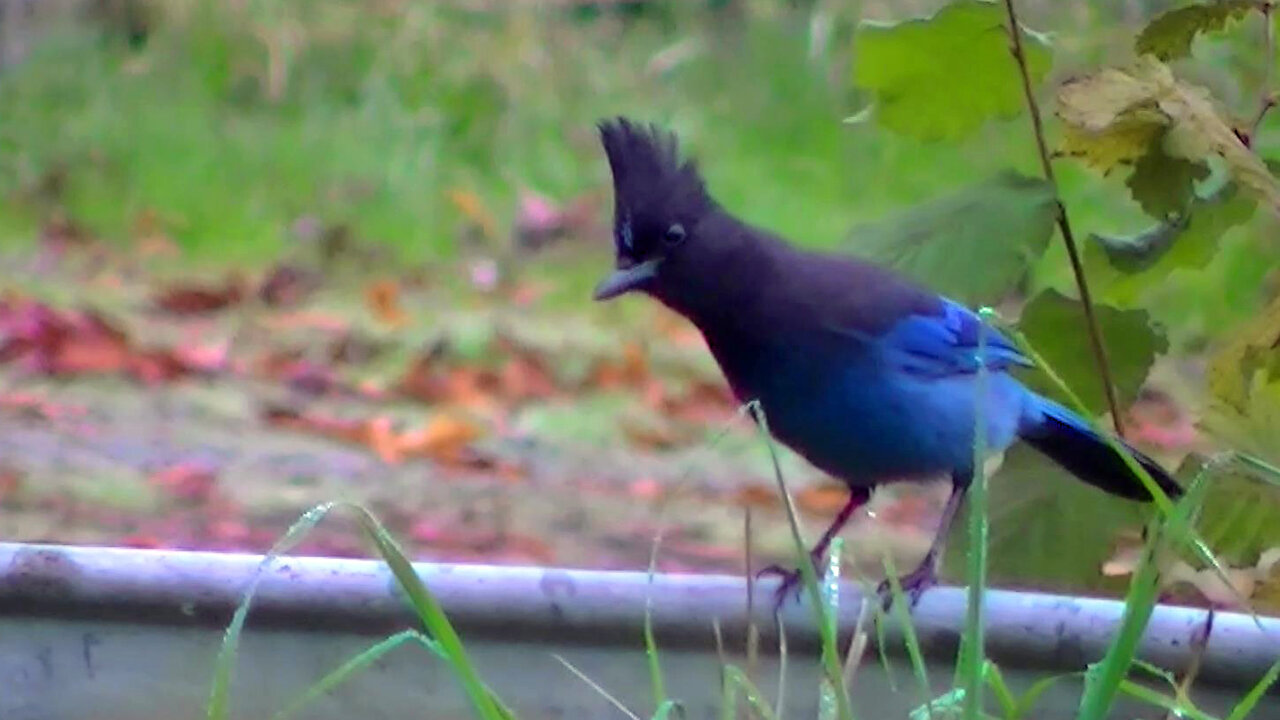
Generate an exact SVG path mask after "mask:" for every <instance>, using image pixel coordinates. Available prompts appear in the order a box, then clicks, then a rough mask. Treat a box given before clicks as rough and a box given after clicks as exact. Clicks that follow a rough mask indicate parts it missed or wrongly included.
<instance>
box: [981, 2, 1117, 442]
mask: <svg viewBox="0 0 1280 720" xmlns="http://www.w3.org/2000/svg"><path fill="white" fill-rule="evenodd" d="M1004 9H1005V13H1006V15H1007V16H1008V18H1009V37H1010V38H1011V40H1012V46H1011V48H1010V49H1011V51H1012V52H1013V59H1014V60H1015V61H1016V62H1017V64H1018V72H1019V73H1020V74H1021V75H1022V93H1023V95H1024V96H1025V97H1026V99H1027V110H1028V112H1029V113H1030V115H1031V128H1032V130H1033V131H1034V132H1035V137H1036V149H1037V150H1039V152H1040V165H1041V167H1042V168H1043V169H1044V177H1045V179H1046V180H1048V181H1049V185H1050V187H1052V188H1053V198H1054V204H1055V205H1056V206H1057V213H1056V214H1057V220H1058V229H1059V230H1061V231H1062V242H1063V243H1064V244H1065V245H1066V248H1067V257H1068V258H1070V259H1071V271H1072V272H1073V273H1074V274H1075V278H1076V287H1077V288H1079V290H1080V303H1081V304H1082V305H1084V319H1085V325H1086V326H1088V328H1089V344H1090V345H1092V346H1093V356H1094V359H1095V360H1096V361H1097V363H1098V374H1099V376H1100V377H1101V378H1102V388H1103V390H1104V391H1105V392H1106V395H1107V408H1108V409H1110V410H1111V422H1112V424H1113V425H1114V426H1115V429H1116V433H1117V434H1119V435H1120V436H1121V437H1124V419H1123V418H1122V417H1121V415H1120V402H1119V401H1118V400H1117V399H1116V387H1115V383H1114V382H1112V379H1111V364H1110V363H1109V362H1108V361H1107V348H1106V346H1105V345H1103V343H1102V332H1101V331H1100V330H1099V329H1098V318H1097V317H1096V316H1095V314H1094V312H1093V298H1092V296H1091V295H1090V293H1089V283H1088V282H1087V281H1086V280H1085V277H1084V265H1083V263H1081V262H1080V251H1079V249H1078V248H1077V246H1076V238H1075V235H1074V234H1073V233H1072V232H1071V223H1070V222H1069V221H1068V220H1067V207H1066V205H1063V204H1062V197H1061V195H1060V194H1059V192H1058V179H1057V178H1056V177H1055V176H1054V174H1053V162H1052V161H1051V160H1050V158H1049V146H1048V143H1047V142H1045V138H1044V122H1043V121H1042V120H1041V119H1040V105H1039V103H1037V102H1036V94H1035V88H1034V87H1033V86H1032V84H1031V73H1030V72H1029V71H1028V70H1027V58H1026V55H1025V54H1024V53H1023V51H1022V30H1021V28H1020V27H1019V25H1018V14H1017V12H1016V11H1015V10H1014V8H1013V0H1004Z"/></svg>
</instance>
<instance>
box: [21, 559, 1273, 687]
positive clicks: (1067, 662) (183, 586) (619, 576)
mask: <svg viewBox="0 0 1280 720" xmlns="http://www.w3.org/2000/svg"><path fill="white" fill-rule="evenodd" d="M261 562H262V558H261V557H260V556H256V555H243V554H223V553H209V552H172V551H152V550H126V549H115V548H94V547H61V546H51V545H21V544H11V543H0V617H5V616H31V617H42V616H43V617H57V618H64V619H65V618H86V619H88V618H102V619H119V620H128V621H131V622H144V623H164V624H178V625H195V626H210V625H212V626H221V625H223V624H225V623H226V622H227V620H228V619H229V617H230V615H231V613H232V611H233V610H234V608H235V607H236V605H237V604H238V603H239V601H240V599H241V595H242V593H243V592H244V590H245V588H246V587H247V586H248V584H249V582H250V581H251V579H252V577H253V575H254V573H255V572H256V571H257V569H258V567H259V565H260V563H261ZM415 567H417V569H418V571H419V572H420V573H421V575H422V577H423V578H424V580H425V581H426V583H427V585H428V587H429V588H431V590H432V591H433V592H434V593H435V594H436V595H437V597H438V598H439V599H440V602H441V603H442V605H443V607H444V608H445V610H446V612H447V613H448V614H449V616H450V618H451V620H452V621H453V622H454V623H455V624H456V625H457V626H458V627H459V628H461V629H463V630H464V631H466V632H467V633H468V634H470V635H473V636H487V637H498V638H505V639H512V640H515V639H519V640H528V641H536V640H538V639H539V638H546V637H554V638H555V639H557V640H560V641H573V642H587V643H613V642H625V643H629V644H633V643H634V642H635V638H636V637H638V632H639V629H640V628H641V627H642V623H643V620H644V611H645V605H646V599H647V598H648V596H649V595H650V594H652V597H653V603H652V618H653V624H654V628H655V631H656V633H657V635H658V637H659V639H660V640H662V641H663V642H664V644H665V645H667V646H673V647H678V646H688V647H701V648H707V647H710V646H711V644H712V642H713V639H712V634H711V621H712V619H713V618H716V619H718V620H719V622H720V624H721V627H722V628H723V629H724V633H725V636H726V637H727V638H733V637H741V636H742V631H743V630H744V629H745V626H746V624H747V621H748V618H747V616H746V601H745V600H746V590H745V584H744V581H743V580H742V579H741V578H737V577H731V576H720V575H657V576H655V577H654V578H653V581H652V585H650V581H649V578H648V576H647V575H646V574H644V573H633V572H600V571H589V570H561V569H544V568H535V567H506V566H486V565H447V564H428V563H420V564H417V565H416V566H415ZM394 588H395V583H394V580H393V578H392V577H391V575H390V572H389V570H387V569H386V567H385V566H384V565H383V564H382V563H380V562H377V561H373V560H350V559H332V558H297V557H286V558H280V559H278V560H276V561H275V562H274V563H273V564H271V565H270V566H269V567H268V568H267V570H266V574H265V576H264V577H263V579H262V582H261V584H260V586H259V588H258V593H257V597H256V600H255V604H254V609H253V612H252V613H251V614H250V617H251V619H252V623H253V624H254V625H256V626H259V627H281V628H284V627H291V628H300V629H306V628H308V627H311V628H325V629H328V630H332V631H337V630H349V631H362V632H385V631H387V630H388V629H392V628H402V627H404V626H405V625H406V623H409V622H411V618H410V616H409V615H408V614H407V611H406V609H405V607H404V605H403V603H402V601H401V600H400V599H399V598H398V596H397V594H396V591H395V589H394ZM773 588H774V585H773V584H772V582H764V581H762V582H761V583H759V584H758V586H757V590H756V591H757V592H758V593H760V596H761V598H766V597H769V596H770V594H771V593H772V590H773ZM857 594H858V591H857V589H856V588H855V587H853V586H847V587H845V588H843V589H842V592H841V597H845V598H850V601H848V602H845V603H843V604H842V607H841V611H840V616H839V620H840V625H841V628H842V629H843V631H844V634H845V635H846V636H847V634H848V632H850V631H851V628H852V624H853V622H854V621H855V617H856V613H857V603H856V602H855V601H854V600H853V598H856V597H857ZM964 604H965V598H964V593H963V591H962V590H961V589H958V588H949V587H939V588H935V589H933V590H931V591H928V592H926V593H925V594H924V596H923V597H922V598H921V599H920V602H919V603H918V605H917V606H916V607H915V609H914V611H913V613H912V616H913V619H914V624H915V628H916V631H917V633H918V634H919V636H920V639H921V642H922V644H923V647H924V651H925V653H926V655H929V656H930V657H932V658H937V659H943V660H949V659H951V658H953V657H954V655H955V651H956V648H957V646H958V643H959V637H960V632H961V627H962V623H963V619H964ZM756 605H757V607H758V612H757V616H756V618H755V621H756V622H757V624H758V626H759V627H760V629H761V631H762V633H763V634H764V636H765V637H766V639H768V638H769V637H771V636H772V633H773V622H772V619H771V617H769V616H768V615H767V614H766V612H767V608H765V607H762V606H766V605H768V603H766V602H757V603H756ZM1122 611H1123V604H1122V603H1119V602H1116V601H1114V600H1107V599H1095V598H1080V597H1069V596H1064V595H1048V594H1039V593H1024V592H1011V591H1001V590H992V591H990V592H988V594H987V617H988V618H989V620H988V631H987V633H988V635H987V637H988V650H989V653H990V654H991V656H992V657H993V658H994V659H995V660H997V662H1001V663H1016V664H1019V665H1022V666H1027V665H1031V666H1038V667H1042V668H1045V669H1051V670H1058V671H1076V670H1081V669H1083V668H1084V667H1085V666H1086V665H1087V664H1088V663H1090V662H1093V661H1096V660H1097V659H1099V658H1100V657H1101V655H1102V653H1103V651H1104V650H1105V647H1106V644H1107V642H1108V640H1109V639H1110V635H1111V632H1112V630H1113V628H1114V627H1115V626H1116V624H1117V623H1118V621H1119V618H1120V616H1121V613H1122ZM783 617H784V620H785V621H786V627H787V629H788V639H789V640H790V645H791V646H792V647H793V648H796V647H799V648H805V647H809V648H811V647H812V646H813V645H814V643H815V641H816V633H815V632H814V626H813V623H812V620H811V616H810V614H809V612H808V609H807V608H805V607H803V606H801V605H799V604H797V603H791V604H789V605H788V607H787V608H786V609H785V610H784V616H783ZM1204 619H1205V612H1204V611H1203V610H1198V609H1193V608H1182V607H1170V606H1160V607H1158V608H1156V610H1155V612H1154V614H1153V615H1152V618H1151V623H1150V626H1149V629H1148V631H1147V634H1146V637H1145V638H1144V641H1143V645H1142V656H1143V657H1144V658H1145V659H1147V660H1148V661H1150V662H1153V663H1155V664H1157V665H1160V666H1161V667H1166V668H1171V669H1178V668H1181V667H1183V666H1185V665H1186V663H1187V662H1189V660H1190V650H1189V644H1190V640H1191V638H1192V636H1193V635H1194V633H1195V632H1196V631H1197V629H1198V628H1200V627H1201V626H1202V625H1203V623H1204ZM889 637H890V639H891V642H892V645H893V646H895V647H896V646H898V645H899V644H900V643H899V642H898V635H897V630H896V628H893V629H891V630H890V633H889ZM1278 657H1280V620H1277V619H1274V618H1261V619H1260V620H1258V621H1257V622H1256V623H1255V621H1254V620H1253V619H1251V618H1250V617H1248V616H1245V615H1242V614H1238V613H1219V614H1218V615H1217V617H1216V619H1215V622H1214V626H1213V631H1212V635H1211V636H1210V638H1209V642H1208V645H1207V647H1206V650H1205V655H1204V660H1203V668H1202V671H1201V678H1202V679H1203V680H1206V681H1210V682H1216V683H1221V684H1225V685H1229V686H1236V687H1247V686H1248V685H1250V684H1251V683H1253V682H1255V681H1256V680H1257V679H1258V678H1259V677H1260V676H1261V675H1262V674H1263V673H1265V672H1266V670H1267V669H1268V668H1269V667H1270V666H1271V664H1272V663H1274V662H1275V661H1276V659H1277V658H1278Z"/></svg>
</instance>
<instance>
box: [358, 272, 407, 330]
mask: <svg viewBox="0 0 1280 720" xmlns="http://www.w3.org/2000/svg"><path fill="white" fill-rule="evenodd" d="M364 297H365V305H366V306H367V307H368V308H369V312H371V313H372V314H373V317H374V318H376V319H377V320H379V321H380V322H383V323H385V324H387V325H389V326H391V327H394V328H398V327H401V326H402V325H404V324H405V323H406V322H408V321H409V316H408V314H406V313H405V311H404V308H402V307H401V306H400V286H399V285H398V284H397V283H396V282H395V281H394V280H379V281H377V282H375V283H373V284H372V285H370V286H369V287H367V288H366V289H365V294H364Z"/></svg>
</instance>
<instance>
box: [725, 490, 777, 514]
mask: <svg viewBox="0 0 1280 720" xmlns="http://www.w3.org/2000/svg"><path fill="white" fill-rule="evenodd" d="M733 501H734V502H735V503H736V504H738V505H741V506H743V507H753V508H764V509H768V510H773V509H775V508H779V507H782V500H781V499H779V498H778V491H777V489H776V488H773V487H767V486H765V485H758V484H751V485H745V486H743V487H741V488H739V489H738V490H737V491H736V492H735V493H734V494H733Z"/></svg>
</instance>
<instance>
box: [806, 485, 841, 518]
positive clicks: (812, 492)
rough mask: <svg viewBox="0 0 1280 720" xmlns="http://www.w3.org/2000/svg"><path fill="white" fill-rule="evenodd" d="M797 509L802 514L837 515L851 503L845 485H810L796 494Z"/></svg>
mask: <svg viewBox="0 0 1280 720" xmlns="http://www.w3.org/2000/svg"><path fill="white" fill-rule="evenodd" d="M795 499H796V507H797V508H798V509H800V510H801V511H802V512H809V513H816V514H821V515H835V514H836V513H838V512H840V510H841V509H842V508H843V507H844V506H845V503H847V502H848V501H849V489H848V488H846V487H845V486H843V485H810V486H808V487H804V488H800V489H799V490H797V491H796V492H795Z"/></svg>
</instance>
